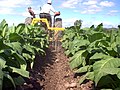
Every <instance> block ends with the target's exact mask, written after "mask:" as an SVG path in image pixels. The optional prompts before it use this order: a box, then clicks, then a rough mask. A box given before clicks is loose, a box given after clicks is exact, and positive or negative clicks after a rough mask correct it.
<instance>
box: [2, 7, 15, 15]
mask: <svg viewBox="0 0 120 90" xmlns="http://www.w3.org/2000/svg"><path fill="white" fill-rule="evenodd" d="M12 12H13V9H11V8H0V14H3V15H4V14H13V13H12Z"/></svg>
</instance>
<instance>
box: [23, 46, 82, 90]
mask: <svg viewBox="0 0 120 90" xmlns="http://www.w3.org/2000/svg"><path fill="white" fill-rule="evenodd" d="M59 50H60V52H54V50H53V48H51V47H50V48H49V49H47V50H46V56H45V57H43V56H38V55H37V57H36V59H35V64H34V67H33V70H31V77H30V79H29V80H27V81H28V82H27V83H26V84H25V85H24V86H23V87H24V89H21V90H80V87H79V85H77V83H76V82H78V79H77V78H74V73H73V72H72V71H71V70H70V68H69V63H68V60H69V59H68V58H67V57H66V56H65V54H64V50H63V48H62V47H60V48H59ZM25 87H26V88H25Z"/></svg>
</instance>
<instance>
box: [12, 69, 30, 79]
mask: <svg viewBox="0 0 120 90" xmlns="http://www.w3.org/2000/svg"><path fill="white" fill-rule="evenodd" d="M10 68H11V69H12V72H13V73H14V72H15V73H17V74H20V75H22V76H23V77H29V72H28V71H26V70H23V69H18V68H15V67H10Z"/></svg>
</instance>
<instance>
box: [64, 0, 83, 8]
mask: <svg viewBox="0 0 120 90" xmlns="http://www.w3.org/2000/svg"><path fill="white" fill-rule="evenodd" d="M81 1H82V0H67V1H65V2H63V3H62V7H64V8H75V7H76V6H75V5H77V4H78V3H79V2H81Z"/></svg>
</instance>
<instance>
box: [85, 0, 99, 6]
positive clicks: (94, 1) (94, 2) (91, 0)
mask: <svg viewBox="0 0 120 90" xmlns="http://www.w3.org/2000/svg"><path fill="white" fill-rule="evenodd" d="M93 4H97V1H96V0H89V1H87V2H83V5H93Z"/></svg>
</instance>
